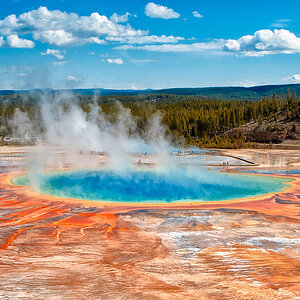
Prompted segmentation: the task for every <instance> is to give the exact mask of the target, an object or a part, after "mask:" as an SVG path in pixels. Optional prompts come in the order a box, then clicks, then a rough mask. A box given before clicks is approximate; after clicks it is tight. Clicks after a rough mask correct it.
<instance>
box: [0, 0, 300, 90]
mask: <svg viewBox="0 0 300 300" xmlns="http://www.w3.org/2000/svg"><path fill="white" fill-rule="evenodd" d="M299 15H300V2H299V0H287V1H279V0H272V1H271V0H260V1H258V0H252V1H240V0H214V1H213V3H212V1H202V0H186V1H182V0H161V1H158V0H154V2H150V1H144V0H127V1H124V0H85V1H76V0H72V1H71V0H56V1H53V0H52V1H50V0H45V1H39V0H0V89H2V90H3V89H33V88H59V89H63V88H113V89H147V88H153V89H159V88H170V87H207V86H253V85H263V84H286V83H300V18H299Z"/></svg>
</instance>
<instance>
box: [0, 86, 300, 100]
mask: <svg viewBox="0 0 300 300" xmlns="http://www.w3.org/2000/svg"><path fill="white" fill-rule="evenodd" d="M288 90H290V92H295V93H296V94H297V95H300V84H284V85H262V86H253V87H205V88H169V89H160V90H151V89H148V90H130V89H128V90H114V89H65V90H52V89H35V90H0V95H14V94H29V93H39V92H47V93H53V94H55V93H58V92H61V91H65V92H72V93H75V94H77V95H99V96H122V95H151V94H153V95H154V94H167V95H181V96H206V97H212V98H217V99H247V100H258V99H261V98H263V97H266V96H270V95H272V94H287V92H288Z"/></svg>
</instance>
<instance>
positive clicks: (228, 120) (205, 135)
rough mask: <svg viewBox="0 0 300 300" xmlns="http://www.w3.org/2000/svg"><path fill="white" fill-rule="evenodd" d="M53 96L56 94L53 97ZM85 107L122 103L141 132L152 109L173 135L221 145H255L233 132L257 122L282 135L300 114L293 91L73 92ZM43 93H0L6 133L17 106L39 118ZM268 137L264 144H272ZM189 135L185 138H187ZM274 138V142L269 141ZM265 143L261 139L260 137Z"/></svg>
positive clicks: (109, 110) (111, 108)
mask: <svg viewBox="0 0 300 300" xmlns="http://www.w3.org/2000/svg"><path fill="white" fill-rule="evenodd" d="M53 97H54V96H53ZM73 98H74V101H76V102H77V103H78V104H79V105H80V106H81V108H82V109H83V110H85V111H87V112H88V111H89V107H90V103H95V102H96V103H97V104H98V105H99V106H101V108H102V111H103V112H104V113H105V114H107V115H111V116H113V115H114V113H115V112H116V110H117V107H116V105H115V102H116V101H118V102H121V103H122V105H123V106H124V107H125V108H128V109H130V110H131V113H132V115H133V116H134V117H135V119H136V120H137V127H138V130H139V131H140V132H143V130H145V128H146V126H147V124H148V120H149V118H150V117H151V115H152V113H155V112H158V111H159V112H160V113H161V115H162V121H163V123H164V124H165V125H166V127H167V130H168V131H169V133H170V134H171V136H172V137H173V138H174V140H175V139H178V140H184V141H185V143H186V144H187V145H196V146H202V147H218V148H239V147H251V146H253V142H256V141H255V138H254V139H252V140H249V139H248V138H247V136H244V135H243V132H242V131H235V132H234V133H233V132H232V129H234V128H239V127H240V126H241V125H244V124H247V123H249V122H255V123H257V124H258V125H259V124H262V123H268V122H269V123H270V124H271V125H268V126H269V127H268V128H267V129H266V130H267V131H268V130H269V131H270V132H272V133H273V135H274V132H275V133H276V131H278V133H280V132H282V131H284V130H285V128H283V127H282V126H281V125H280V124H282V120H285V121H289V122H294V125H293V128H292V129H289V130H290V131H292V130H294V131H296V128H297V124H298V123H299V119H298V118H299V116H300V98H299V97H297V96H296V94H295V93H294V92H292V93H290V92H289V93H288V94H287V95H284V94H280V95H275V94H274V95H272V96H270V97H265V98H263V99H262V100H258V101H253V100H251V101H250V100H218V99H213V98H207V97H203V96H180V95H165V94H160V95H138V96H135V95H125V96H115V97H111V96H88V95H77V96H73ZM40 101H41V100H40V95H26V96H24V95H6V96H1V97H0V118H1V119H0V120H1V133H0V134H1V135H2V136H5V135H9V134H10V133H11V128H10V126H11V125H10V120H11V118H12V117H13V114H14V111H15V110H16V108H19V109H20V110H21V111H22V112H26V113H28V115H29V116H30V118H31V119H32V120H35V121H36V122H37V123H38V122H39V102H40ZM267 137H268V136H267V135H266V138H264V142H268V138H267ZM183 138H184V139H183ZM270 141H271V140H270ZM258 142H260V141H258Z"/></svg>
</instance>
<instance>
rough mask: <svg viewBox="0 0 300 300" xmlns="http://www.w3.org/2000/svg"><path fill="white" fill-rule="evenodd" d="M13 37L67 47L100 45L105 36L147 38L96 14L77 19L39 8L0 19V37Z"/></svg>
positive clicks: (143, 32)
mask: <svg viewBox="0 0 300 300" xmlns="http://www.w3.org/2000/svg"><path fill="white" fill-rule="evenodd" d="M16 34H18V35H26V34H31V35H32V36H33V38H34V39H35V40H37V41H40V42H43V43H49V44H52V45H56V46H67V45H68V46H70V45H82V44H87V43H96V44H103V43H105V40H104V39H105V37H108V36H122V37H123V36H141V35H147V34H148V31H143V30H136V29H134V28H132V27H131V26H130V25H129V24H127V25H126V26H124V25H121V24H118V23H115V22H113V21H111V20H109V19H108V18H107V17H106V16H104V15H100V14H99V13H97V12H94V13H92V14H91V15H90V16H79V15H78V14H76V13H67V12H62V11H60V10H48V8H47V7H42V6H41V7H40V8H38V9H37V10H31V11H29V12H26V13H23V14H21V15H19V16H16V15H9V16H7V17H6V18H5V19H3V20H0V35H3V36H9V35H16ZM31 43H32V42H31ZM27 45H29V44H28V42H27Z"/></svg>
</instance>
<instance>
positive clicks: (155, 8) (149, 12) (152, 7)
mask: <svg viewBox="0 0 300 300" xmlns="http://www.w3.org/2000/svg"><path fill="white" fill-rule="evenodd" d="M145 14H146V16H148V17H150V18H160V19H165V20H168V19H177V18H179V17H180V14H179V13H177V12H176V11H174V10H173V9H172V8H168V7H166V6H162V5H158V4H155V3H153V2H149V3H148V4H147V5H146V7H145Z"/></svg>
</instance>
